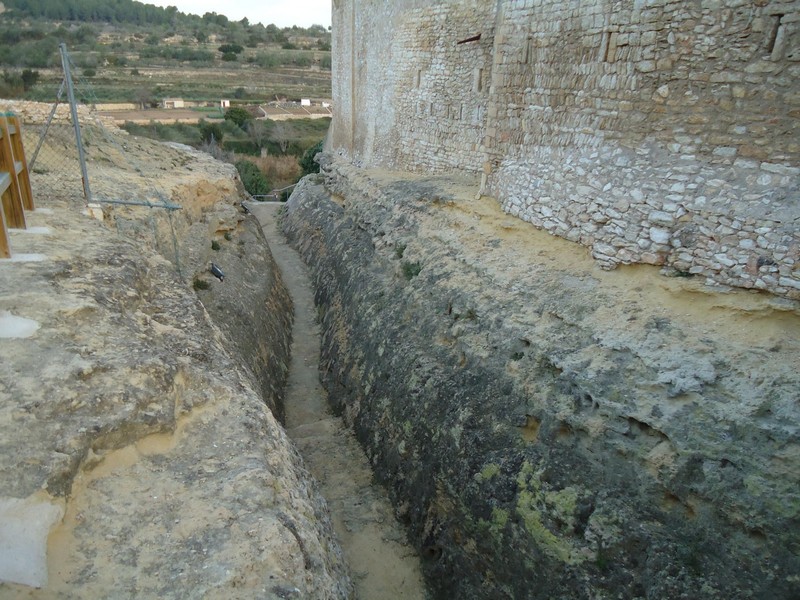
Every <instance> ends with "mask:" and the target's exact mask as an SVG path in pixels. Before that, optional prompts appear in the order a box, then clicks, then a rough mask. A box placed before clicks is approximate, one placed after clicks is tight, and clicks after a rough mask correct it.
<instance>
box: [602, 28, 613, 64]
mask: <svg viewBox="0 0 800 600" xmlns="http://www.w3.org/2000/svg"><path fill="white" fill-rule="evenodd" d="M602 36H603V37H602V38H601V40H600V56H602V57H603V62H610V61H609V59H610V48H611V32H610V31H606V32H604V33H603V34H602Z"/></svg>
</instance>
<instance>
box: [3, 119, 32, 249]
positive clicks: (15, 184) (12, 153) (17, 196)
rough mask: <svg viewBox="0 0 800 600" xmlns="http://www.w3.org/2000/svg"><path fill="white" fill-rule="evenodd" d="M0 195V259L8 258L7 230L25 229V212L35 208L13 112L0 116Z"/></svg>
mask: <svg viewBox="0 0 800 600" xmlns="http://www.w3.org/2000/svg"><path fill="white" fill-rule="evenodd" d="M0 194H1V195H2V204H3V207H2V210H0V258H11V245H10V244H9V241H8V229H9V228H11V229H25V228H26V225H25V211H26V210H33V209H34V206H33V192H32V191H31V179H30V175H29V174H28V164H27V162H26V161H25V150H24V148H23V145H22V128H21V126H20V121H19V117H17V116H16V115H14V114H13V113H0Z"/></svg>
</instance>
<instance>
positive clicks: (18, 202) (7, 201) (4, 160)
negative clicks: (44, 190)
mask: <svg viewBox="0 0 800 600" xmlns="http://www.w3.org/2000/svg"><path fill="white" fill-rule="evenodd" d="M0 130H2V132H3V134H2V135H0V171H4V172H6V173H8V174H9V176H10V177H11V183H10V185H9V186H8V189H7V190H6V193H4V194H3V212H4V213H5V224H6V226H7V227H12V228H17V229H25V211H24V210H23V206H22V192H21V191H20V187H19V180H18V178H17V165H16V164H15V161H14V152H13V150H12V149H11V136H10V135H9V134H8V122H7V120H6V118H5V117H2V118H0Z"/></svg>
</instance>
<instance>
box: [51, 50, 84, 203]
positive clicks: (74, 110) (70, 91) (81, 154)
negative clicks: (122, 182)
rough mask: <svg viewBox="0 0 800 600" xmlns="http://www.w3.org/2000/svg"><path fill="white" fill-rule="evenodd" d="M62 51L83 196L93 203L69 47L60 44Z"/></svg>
mask: <svg viewBox="0 0 800 600" xmlns="http://www.w3.org/2000/svg"><path fill="white" fill-rule="evenodd" d="M59 49H60V50H61V64H62V65H63V67H64V81H66V83H67V98H68V99H69V108H70V111H71V113H72V124H73V126H74V127H75V142H76V143H77V145H78V160H79V161H80V163H81V179H82V180H83V196H84V197H85V198H86V203H87V204H91V203H92V190H91V189H90V188H89V173H88V172H87V170H86V156H85V155H84V152H83V141H82V140H81V125H80V122H79V121H78V103H77V102H76V101H75V86H74V85H73V84H72V73H71V72H70V69H69V56H68V55H67V45H66V44H65V43H63V42H62V43H61V44H59Z"/></svg>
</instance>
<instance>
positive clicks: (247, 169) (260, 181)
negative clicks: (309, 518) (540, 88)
mask: <svg viewBox="0 0 800 600" xmlns="http://www.w3.org/2000/svg"><path fill="white" fill-rule="evenodd" d="M236 170H237V171H238V172H239V177H240V178H241V180H242V185H244V189H246V190H247V192H248V193H249V194H250V195H251V196H263V195H264V194H268V193H269V191H270V185H269V181H267V178H266V177H264V174H263V173H262V172H261V169H259V168H258V166H257V165H256V164H254V163H252V162H250V161H249V160H239V161H236Z"/></svg>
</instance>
